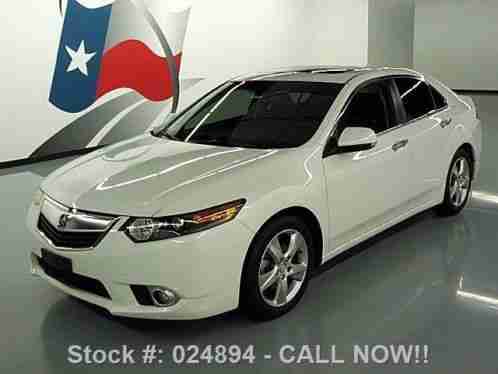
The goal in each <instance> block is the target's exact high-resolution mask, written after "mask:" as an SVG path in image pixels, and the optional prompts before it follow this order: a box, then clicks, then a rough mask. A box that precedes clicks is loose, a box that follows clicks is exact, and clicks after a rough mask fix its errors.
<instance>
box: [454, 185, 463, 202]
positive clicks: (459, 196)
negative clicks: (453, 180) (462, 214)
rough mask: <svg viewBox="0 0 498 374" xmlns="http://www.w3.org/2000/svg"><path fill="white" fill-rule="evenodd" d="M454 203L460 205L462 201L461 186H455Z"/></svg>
mask: <svg viewBox="0 0 498 374" xmlns="http://www.w3.org/2000/svg"><path fill="white" fill-rule="evenodd" d="M455 203H456V204H457V205H460V204H461V203H462V189H461V188H457V194H456V201H455Z"/></svg>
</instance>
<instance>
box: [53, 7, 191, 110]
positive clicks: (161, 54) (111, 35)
mask: <svg viewBox="0 0 498 374" xmlns="http://www.w3.org/2000/svg"><path fill="white" fill-rule="evenodd" d="M63 14H64V25H63V29H62V36H61V39H60V44H59V49H58V54H57V63H56V67H55V73H54V78H53V82H52V88H51V92H50V99H49V100H50V102H51V103H52V104H53V105H55V106H56V107H57V108H59V109H61V110H63V111H66V112H70V113H77V112H81V111H83V110H85V109H87V108H88V107H90V106H91V105H92V104H93V103H95V102H96V101H97V99H99V98H100V97H102V96H104V95H105V94H107V93H109V92H111V91H114V90H117V89H121V88H128V89H132V90H135V91H136V92H138V93H140V94H141V95H142V96H144V97H145V98H146V99H149V100H151V101H164V100H168V99H170V98H172V97H175V99H177V96H178V94H179V93H178V73H179V70H180V65H181V59H182V51H183V43H184V39H185V33H186V29H187V24H188V19H189V14H190V8H184V9H176V10H175V9H172V8H171V3H170V1H168V0H67V4H66V7H65V12H64V13H63ZM175 101H177V100H175Z"/></svg>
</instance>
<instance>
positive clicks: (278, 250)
mask: <svg viewBox="0 0 498 374" xmlns="http://www.w3.org/2000/svg"><path fill="white" fill-rule="evenodd" d="M269 247H270V248H269V249H270V254H271V256H272V257H273V259H274V260H275V262H276V263H279V262H280V261H281V260H282V258H283V257H284V254H283V252H282V247H281V246H280V241H279V240H278V237H275V238H273V239H272V241H271V242H270V244H269Z"/></svg>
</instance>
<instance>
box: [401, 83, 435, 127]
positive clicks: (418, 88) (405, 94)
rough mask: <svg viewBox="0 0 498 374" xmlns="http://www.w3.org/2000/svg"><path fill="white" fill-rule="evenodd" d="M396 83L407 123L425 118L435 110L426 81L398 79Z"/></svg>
mask: <svg viewBox="0 0 498 374" xmlns="http://www.w3.org/2000/svg"><path fill="white" fill-rule="evenodd" d="M395 82H396V86H397V87H398V91H399V95H400V98H401V102H402V104H403V107H404V109H405V112H406V117H407V118H406V121H407V122H408V121H412V120H414V119H417V118H420V117H422V116H425V115H426V114H427V113H429V112H431V111H432V110H434V109H435V108H434V101H433V99H432V94H431V91H430V89H429V86H428V85H427V84H426V83H425V82H424V81H421V80H419V79H416V78H396V79H395Z"/></svg>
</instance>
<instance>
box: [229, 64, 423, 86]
mask: <svg viewBox="0 0 498 374" xmlns="http://www.w3.org/2000/svg"><path fill="white" fill-rule="evenodd" d="M400 74H403V75H405V74H406V75H417V76H420V74H418V73H417V72H415V71H414V70H410V69H403V68H390V67H370V66H363V67H361V66H324V65H317V66H298V67H288V68H282V69H275V70H273V71H270V72H266V73H257V74H250V75H245V76H239V77H237V78H234V79H233V80H234V81H240V80H245V81H248V80H249V81H254V80H263V81H281V82H285V81H288V82H291V81H292V82H324V83H337V84H346V83H348V82H349V81H350V80H352V79H354V78H356V77H359V76H365V77H366V78H368V77H369V76H371V77H372V78H375V77H378V76H383V75H385V76H389V75H400Z"/></svg>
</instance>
